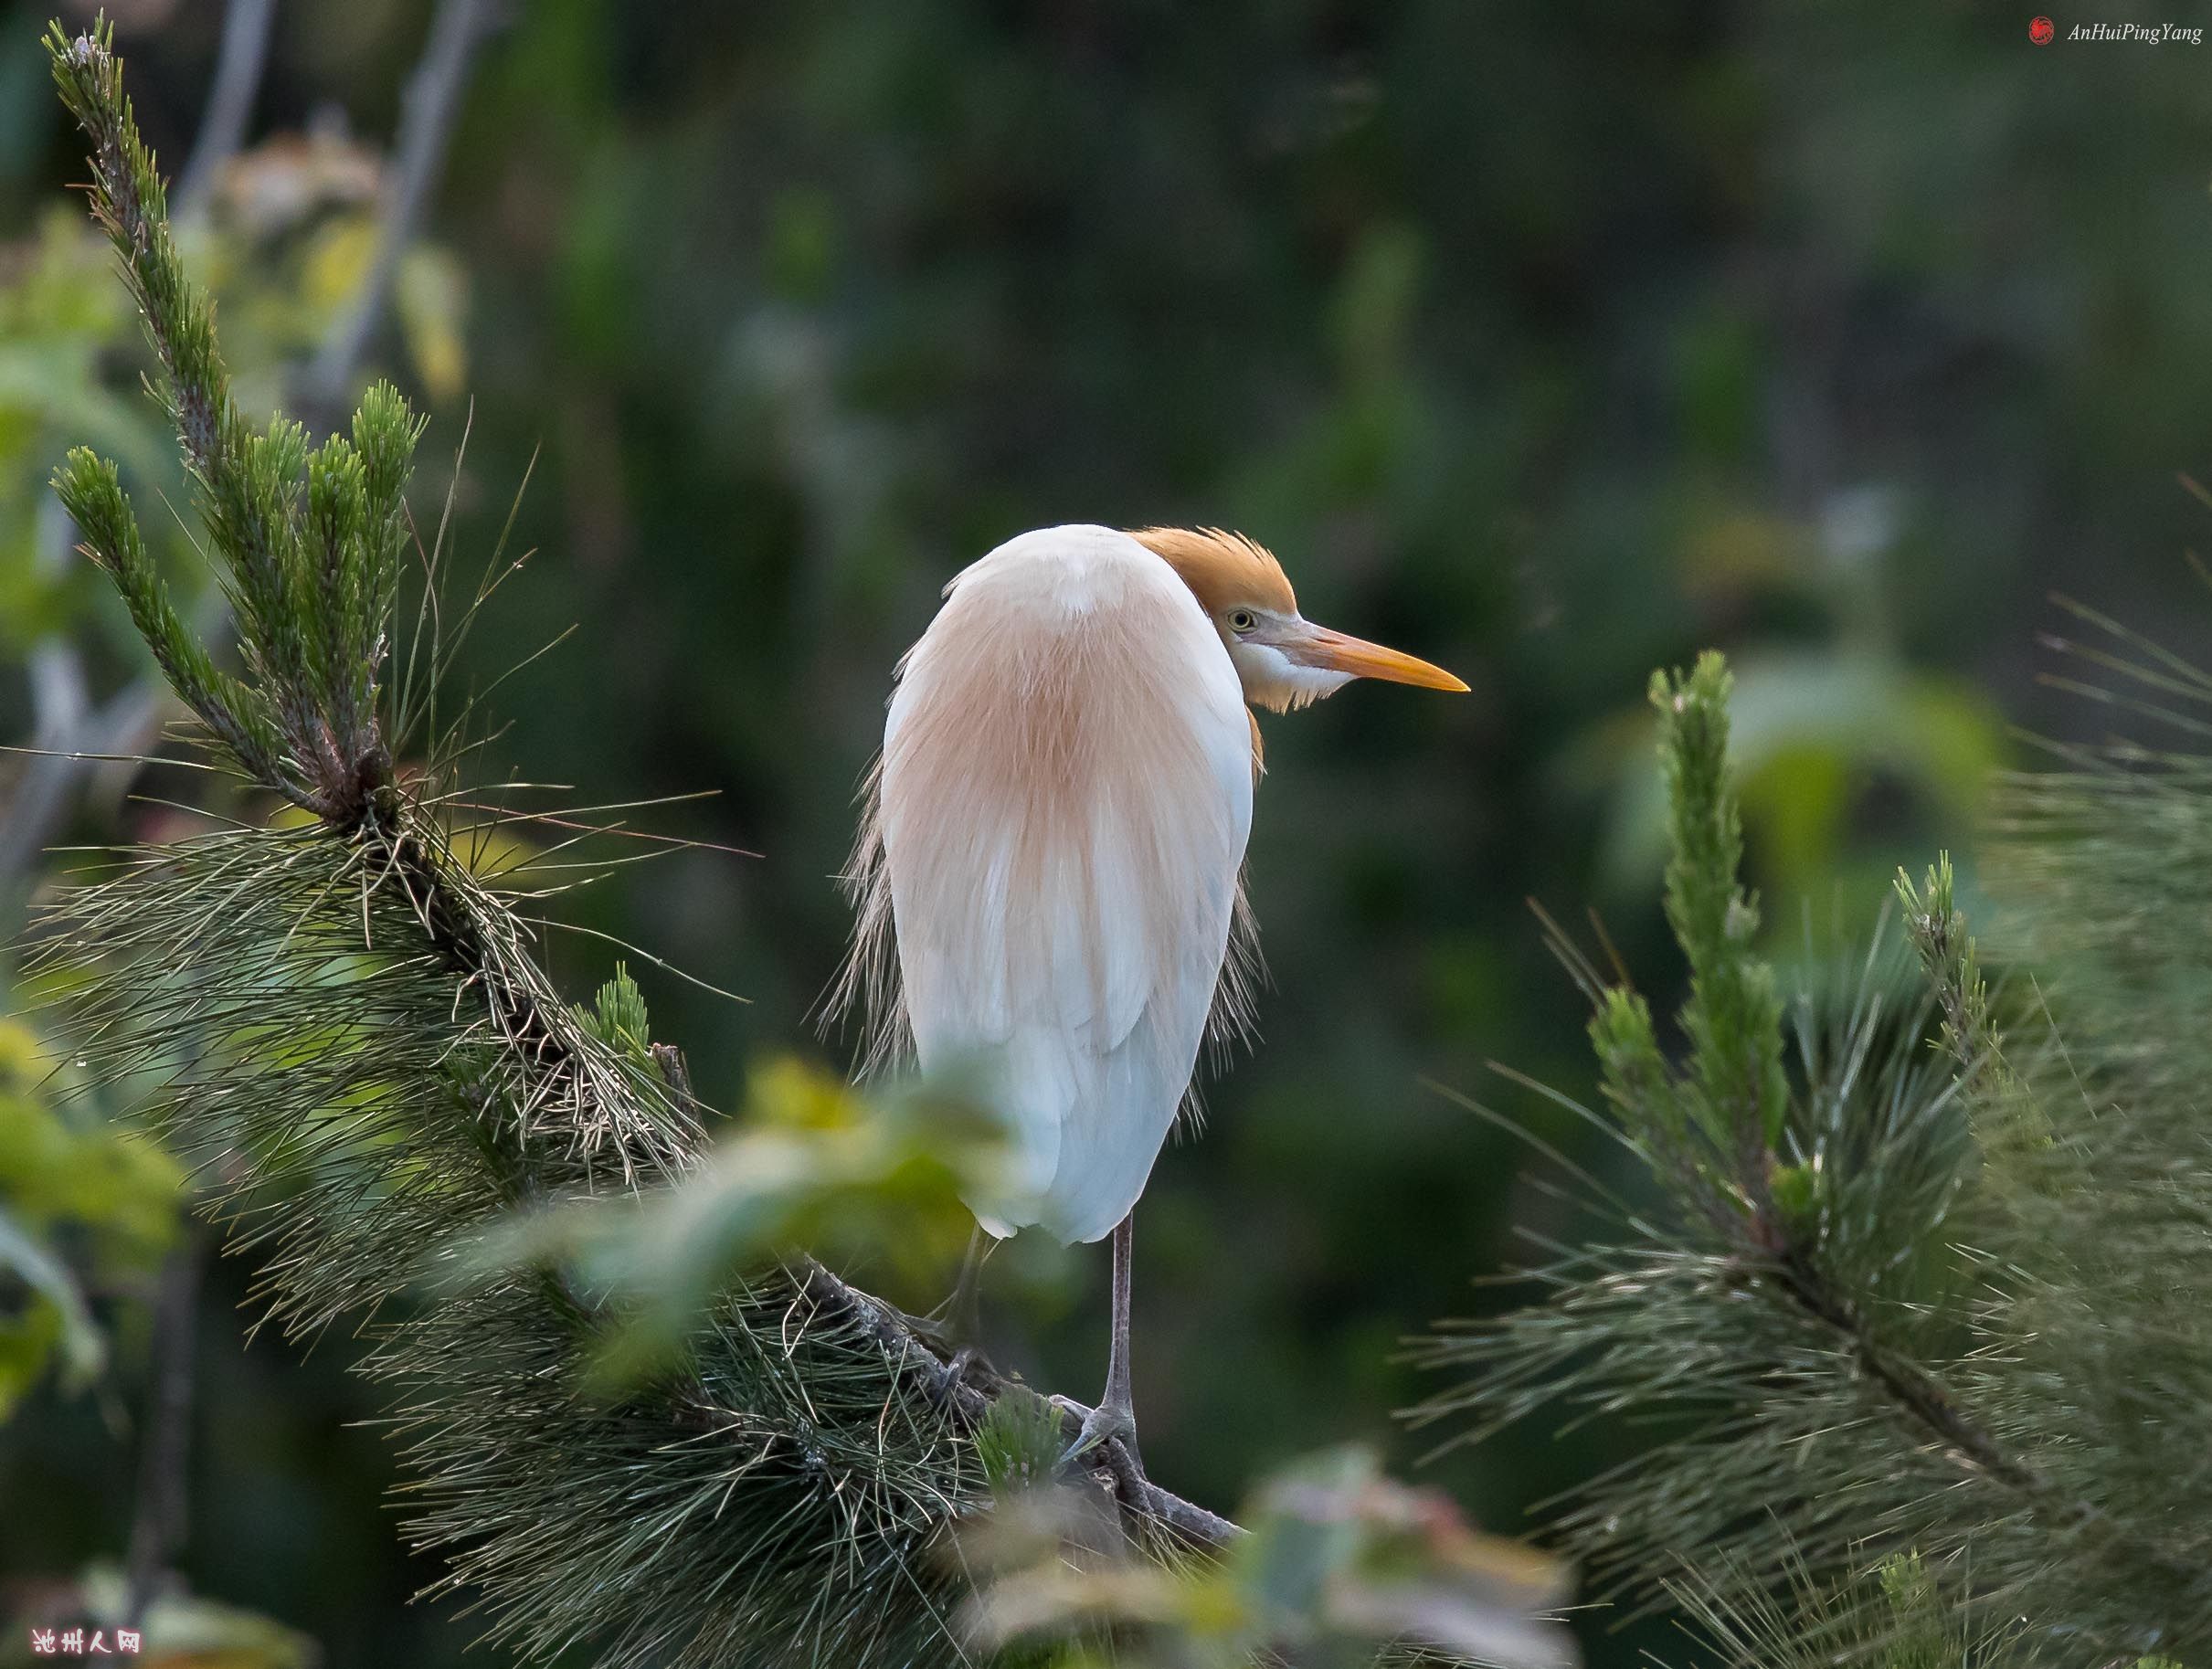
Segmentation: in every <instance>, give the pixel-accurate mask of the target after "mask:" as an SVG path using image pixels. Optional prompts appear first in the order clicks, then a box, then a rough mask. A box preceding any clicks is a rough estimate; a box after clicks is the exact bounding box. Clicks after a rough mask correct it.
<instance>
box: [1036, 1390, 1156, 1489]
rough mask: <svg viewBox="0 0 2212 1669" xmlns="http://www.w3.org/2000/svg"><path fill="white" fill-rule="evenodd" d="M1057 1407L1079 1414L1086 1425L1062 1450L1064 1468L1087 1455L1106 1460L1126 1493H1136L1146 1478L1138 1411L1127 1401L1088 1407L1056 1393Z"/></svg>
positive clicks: (1106, 1463)
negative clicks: (1140, 1454) (1139, 1443)
mask: <svg viewBox="0 0 2212 1669" xmlns="http://www.w3.org/2000/svg"><path fill="white" fill-rule="evenodd" d="M1053 1404H1054V1405H1055V1406H1056V1407H1059V1408H1062V1409H1065V1410H1069V1411H1070V1412H1073V1413H1075V1414H1077V1415H1080V1416H1081V1417H1082V1420H1083V1429H1082V1430H1081V1431H1078V1432H1076V1433H1075V1441H1074V1442H1072V1443H1070V1444H1069V1445H1068V1446H1067V1447H1066V1448H1065V1449H1064V1450H1062V1451H1061V1452H1060V1464H1061V1467H1062V1468H1063V1470H1066V1469H1069V1468H1073V1467H1074V1466H1076V1465H1078V1464H1079V1463H1082V1462H1083V1461H1084V1459H1085V1457H1086V1456H1091V1457H1095V1460H1096V1461H1099V1462H1103V1463H1105V1465H1106V1470H1107V1471H1109V1472H1111V1473H1112V1474H1114V1477H1115V1481H1116V1482H1117V1484H1120V1485H1121V1493H1122V1494H1123V1495H1127V1496H1131V1497H1134V1496H1135V1495H1136V1493H1137V1488H1138V1485H1139V1484H1143V1483H1144V1481H1145V1466H1144V1462H1143V1460H1142V1459H1141V1458H1140V1457H1139V1456H1138V1452H1137V1415H1136V1412H1135V1410H1132V1409H1131V1408H1130V1407H1129V1406H1128V1404H1127V1403H1126V1402H1125V1403H1115V1402H1101V1403H1100V1404H1099V1405H1098V1406H1097V1407H1096V1408H1095V1409H1086V1408H1085V1407H1084V1406H1083V1405H1082V1404H1081V1403H1079V1402H1071V1401H1069V1400H1067V1399H1066V1398H1065V1397H1054V1398H1053Z"/></svg>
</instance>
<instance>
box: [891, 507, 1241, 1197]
mask: <svg viewBox="0 0 2212 1669" xmlns="http://www.w3.org/2000/svg"><path fill="white" fill-rule="evenodd" d="M879 769H880V775H879V776H878V780H877V805H876V809H875V818H874V829H873V835H874V838H875V839H876V840H878V841H879V842H880V852H879V853H878V854H877V855H876V861H878V862H879V863H880V870H881V877H882V879H883V881H884V882H886V883H887V891H888V895H889V906H890V908H889V915H890V917H891V922H890V923H889V924H888V925H890V926H892V927H893V928H894V931H895V935H896V941H897V957H898V969H899V974H900V979H901V984H902V985H903V988H904V999H905V1018H906V1021H907V1024H908V1026H909V1028H910V1029H911V1031H912V1034H913V1039H914V1043H915V1051H916V1052H917V1054H918V1056H919V1058H920V1061H921V1064H922V1065H923V1067H924V1068H925V1069H926V1070H927V1069H931V1068H941V1067H945V1066H951V1065H958V1064H962V1063H970V1064H972V1065H973V1066H974V1067H976V1068H978V1069H979V1070H980V1071H981V1072H983V1073H984V1074H985V1078H986V1082H987V1083H990V1085H991V1087H992V1092H993V1093H994V1094H995V1096H996V1097H997V1098H998V1099H999V1100H1000V1102H1001V1103H1002V1104H1003V1107H1004V1110H1005V1112H1006V1114H1007V1115H1008V1117H1009V1120H1010V1122H1011V1125H1012V1127H1013V1129H1014V1130H1015V1132H1016V1133H1017V1141H1018V1146H1019V1150H1020V1151H1019V1159H1020V1163H1019V1166H1018V1167H1017V1172H1018V1174H1017V1175H1015V1176H1014V1177H1013V1178H1011V1181H1010V1183H1009V1185H1008V1186H1007V1188H1005V1190H1004V1192H1003V1194H1002V1196H999V1197H994V1198H990V1199H974V1200H971V1201H970V1204H972V1205H973V1206H974V1207H975V1208H976V1210H977V1213H978V1216H979V1218H980V1219H981V1220H983V1222H984V1224H985V1226H986V1227H987V1228H989V1229H990V1230H991V1231H992V1232H994V1233H999V1234H1004V1233H1008V1232H1011V1231H1012V1230H1014V1229H1016V1228H1019V1227H1022V1226H1024V1225H1027V1224H1031V1223H1035V1224H1040V1225H1042V1227H1044V1228H1045V1229H1046V1230H1048V1231H1050V1232H1052V1233H1053V1234H1054V1235H1056V1236H1058V1237H1059V1238H1061V1239H1062V1240H1064V1241H1093V1240H1097V1239H1100V1238H1101V1237H1103V1236H1105V1235H1106V1234H1107V1233H1109V1232H1111V1231H1112V1230H1113V1228H1114V1226H1115V1224H1116V1223H1117V1222H1119V1221H1120V1220H1121V1219H1122V1218H1123V1217H1124V1216H1126V1215H1127V1212H1128V1209H1129V1208H1130V1207H1131V1206H1132V1205H1134V1204H1135V1203H1136V1200H1137V1197H1138V1194H1139V1193H1140V1192H1141V1191H1142V1190H1143V1188H1144V1185H1145V1180H1146V1178H1147V1177H1148V1175H1149V1174H1150V1172H1151V1168H1152V1164H1153V1161H1154V1159H1155V1158H1156V1157H1158V1156H1159V1149H1160V1146H1161V1144H1162V1143H1163V1142H1164V1141H1165V1140H1166V1138H1167V1135H1168V1132H1169V1130H1170V1127H1171V1126H1172V1125H1173V1124H1174V1120H1175V1115H1176V1111H1177V1109H1178V1107H1179V1106H1180V1104H1181V1103H1182V1100H1183V1097H1184V1094H1185V1092H1186V1090H1187V1089H1188V1087H1189V1084H1190V1081H1191V1069H1192V1066H1193V1064H1194V1062H1195V1061H1196V1057H1197V1053H1198V1048H1199V1044H1200V1041H1201V1038H1202V1036H1203V1035H1204V1032H1205V1029H1206V1021H1207V1015H1208V1012H1209V1010H1210V1009H1211V1008H1212V1004H1213V1001H1214V993H1215V988H1216V987H1217V985H1218V984H1219V983H1220V982H1221V978H1222V965H1223V960H1224V956H1226V954H1227V950H1228V944H1229V937H1230V931H1231V924H1232V917H1233V913H1234V911H1235V908H1236V901H1237V887H1238V877H1239V872H1240V871H1241V869H1242V866H1243V863H1244V843H1245V840H1246V837H1247V836H1248V835H1249V833H1250V831H1251V827H1252V790H1253V753H1252V740H1251V730H1250V725H1249V721H1248V719H1247V717H1246V714H1245V711H1244V701H1243V695H1242V691H1241V688H1240V685H1239V683H1238V679H1237V674H1236V671H1235V668H1234V667H1233V664H1232V663H1231V660H1230V658H1229V653H1228V650H1226V649H1225V648H1224V647H1223V645H1222V640H1221V638H1220V635H1219V634H1218V633H1217V631H1216V630H1215V629H1214V627H1213V625H1212V622H1211V621H1209V619H1208V618H1207V616H1206V613H1205V611H1204V609H1203V608H1201V607H1200V606H1199V603H1198V600H1197V598H1196V597H1193V596H1192V595H1191V590H1190V588H1189V587H1188V586H1186V585H1184V583H1183V582H1182V580H1181V579H1180V578H1179V577H1178V576H1177V575H1176V574H1175V572H1174V571H1173V570H1172V569H1171V568H1170V567H1169V565H1167V564H1166V563H1165V562H1163V561H1162V560H1161V559H1160V558H1159V556H1157V555H1154V554H1153V553H1152V552H1151V551H1149V550H1147V549H1146V548H1145V547H1144V546H1143V545H1141V544H1138V542H1137V541H1136V540H1135V539H1133V538H1131V537H1130V536H1129V535H1128V534H1127V533H1118V532H1116V531H1114V530H1112V529H1108V528H1104V527H1087V526H1073V527H1056V528H1047V529H1043V530H1042V531H1040V532H1036V533H1024V534H1022V535H1021V537H1019V538H1016V539H1012V540H1010V541H1009V542H1008V543H1006V544H1002V545H1000V547H999V548H998V549H996V550H994V551H992V552H991V553H990V555H987V556H985V557H983V558H982V559H981V560H980V561H979V562H977V563H975V564H974V565H971V566H970V567H968V569H966V570H965V571H964V572H962V573H961V574H960V575H959V576H958V577H957V578H956V579H955V580H954V581H953V582H952V583H951V585H949V586H947V587H946V601H945V605H944V607H942V608H941V609H940V610H939V611H938V613H937V618H935V619H934V620H933V621H932V622H931V623H930V626H929V629H928V630H927V631H926V633H925V634H924V635H923V637H922V639H921V640H920V641H919V642H917V643H916V644H915V646H914V648H913V649H912V650H909V651H908V653H907V655H906V657H905V660H903V661H902V662H901V664H900V669H899V680H898V687H897V690H896V692H895V693H894V696H893V698H892V702H891V712H890V718H889V721H888V723H887V724H886V725H885V727H884V755H883V760H882V764H881V766H880V767H879ZM880 925H882V924H880V923H879V926H880Z"/></svg>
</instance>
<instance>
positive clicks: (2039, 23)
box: [2027, 17, 2059, 47]
mask: <svg viewBox="0 0 2212 1669" xmlns="http://www.w3.org/2000/svg"><path fill="white" fill-rule="evenodd" d="M2058 35H2059V27H2058V26H2057V25H2056V24H2054V23H2053V22H2051V20H2050V19H2049V18H2048V17H2031V18H2029V19H2028V22H2027V38H2028V39H2030V40H2032V41H2034V42H2035V43H2036V45H2037V46H2038V47H2048V46H2049V45H2050V44H2051V42H2052V41H2053V40H2055V39H2057V38H2058Z"/></svg>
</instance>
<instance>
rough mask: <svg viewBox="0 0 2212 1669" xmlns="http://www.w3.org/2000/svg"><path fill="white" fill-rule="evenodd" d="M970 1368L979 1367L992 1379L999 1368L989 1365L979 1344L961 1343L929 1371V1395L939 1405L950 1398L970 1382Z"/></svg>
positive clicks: (989, 1360) (997, 1373) (989, 1362)
mask: <svg viewBox="0 0 2212 1669" xmlns="http://www.w3.org/2000/svg"><path fill="white" fill-rule="evenodd" d="M971 1368H980V1369H982V1371H983V1372H984V1373H985V1374H987V1375H989V1376H990V1377H991V1378H993V1379H996V1378H997V1377H998V1375H999V1370H998V1369H997V1368H995V1367H993V1366H992V1365H991V1359H990V1357H987V1356H985V1355H984V1354H983V1347H981V1346H980V1345H962V1346H961V1347H959V1348H958V1350H955V1351H954V1352H953V1353H952V1357H951V1359H950V1360H949V1361H947V1362H946V1363H944V1364H943V1365H942V1366H940V1367H938V1368H935V1369H933V1370H932V1371H931V1373H930V1376H929V1389H930V1395H931V1397H932V1398H933V1399H934V1400H936V1401H937V1404H938V1405H939V1406H940V1407H941V1406H943V1405H944V1404H945V1403H947V1402H949V1401H951V1400H952V1396H953V1393H954V1392H955V1391H957V1390H959V1389H962V1388H963V1387H965V1386H967V1385H968V1384H969V1383H970V1381H969V1379H968V1371H969V1370H970V1369H971Z"/></svg>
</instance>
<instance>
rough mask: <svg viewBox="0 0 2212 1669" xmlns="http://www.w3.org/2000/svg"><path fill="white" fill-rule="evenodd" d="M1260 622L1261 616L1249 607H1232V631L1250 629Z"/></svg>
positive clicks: (1230, 617)
mask: <svg viewBox="0 0 2212 1669" xmlns="http://www.w3.org/2000/svg"><path fill="white" fill-rule="evenodd" d="M1259 623H1260V617H1259V616H1257V615H1256V614H1254V613H1253V612H1252V610H1251V609H1249V608H1232V609H1231V610H1230V611H1229V629H1230V630H1231V631H1250V630H1251V629H1253V628H1254V627H1255V626H1257V625H1258V624H1259Z"/></svg>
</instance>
